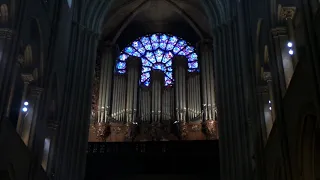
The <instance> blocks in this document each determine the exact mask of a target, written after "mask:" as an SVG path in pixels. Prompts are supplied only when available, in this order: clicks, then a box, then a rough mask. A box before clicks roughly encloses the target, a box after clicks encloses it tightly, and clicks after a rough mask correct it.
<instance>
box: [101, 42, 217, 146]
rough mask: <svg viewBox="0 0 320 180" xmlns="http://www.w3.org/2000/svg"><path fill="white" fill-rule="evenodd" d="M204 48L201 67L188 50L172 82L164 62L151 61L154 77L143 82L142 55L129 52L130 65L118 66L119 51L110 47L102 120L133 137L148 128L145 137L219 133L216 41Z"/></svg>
mask: <svg viewBox="0 0 320 180" xmlns="http://www.w3.org/2000/svg"><path fill="white" fill-rule="evenodd" d="M199 49H200V51H199V53H200V62H199V64H200V68H199V69H198V70H196V71H195V70H193V71H190V69H189V68H188V67H190V64H189V61H188V59H187V56H183V55H179V54H177V55H175V56H173V57H172V70H171V71H170V72H171V73H172V81H171V82H172V83H169V84H168V83H166V82H167V81H166V80H167V79H168V77H167V74H166V73H165V70H164V68H163V67H161V65H159V64H158V65H157V66H150V74H149V75H148V78H149V81H148V83H142V81H141V78H142V76H143V71H144V70H145V69H146V68H145V67H144V68H143V66H142V62H143V61H144V59H143V58H140V57H135V56H129V57H128V58H127V60H126V66H125V69H124V70H123V71H116V72H114V65H113V64H114V63H113V62H114V59H113V57H114V56H113V55H112V54H113V53H114V52H115V51H112V48H110V47H109V48H107V49H106V52H105V53H104V55H103V57H102V59H101V61H102V62H101V63H100V64H101V72H100V84H99V98H98V103H97V104H98V108H97V109H98V113H97V112H95V114H97V117H96V124H98V126H102V125H103V127H109V128H110V131H111V134H121V133H124V134H125V135H123V138H124V140H129V141H131V140H134V139H135V137H136V136H138V134H139V133H140V134H148V132H147V131H150V133H149V135H148V136H149V137H148V138H144V139H153V140H164V139H166V138H165V136H167V135H168V134H170V135H168V136H171V137H172V135H173V134H174V135H175V137H177V139H179V138H180V139H186V140H188V139H189V140H197V139H192V137H190V134H192V133H203V134H207V135H205V139H217V138H218V132H217V130H218V129H217V120H216V108H215V94H214V79H213V77H214V76H213V73H214V72H213V59H212V57H213V56H212V53H213V52H212V45H211V44H210V43H208V42H203V43H201V44H200V48H199ZM170 65H171V64H170ZM170 68H171V66H170ZM115 124H116V125H115ZM168 124H169V126H166V128H163V129H161V128H162V126H163V125H168ZM168 127H172V128H168ZM98 129H99V128H98ZM130 129H131V130H130ZM133 129H136V130H133ZM139 129H140V131H142V129H143V131H144V132H139ZM146 129H147V130H146ZM123 131H126V132H123ZM100 132H101V128H100ZM103 132H108V131H103ZM134 133H137V134H134ZM166 134H167V135H166ZM99 136H100V137H101V133H100V134H99ZM106 136H107V135H106ZM155 136H156V137H155ZM150 137H151V138H150ZM197 137H200V136H197ZM201 137H202V136H201ZM109 139H110V138H109ZM111 139H112V138H111ZM142 139H143V138H142ZM199 140H204V139H199Z"/></svg>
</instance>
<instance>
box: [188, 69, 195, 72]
mask: <svg viewBox="0 0 320 180" xmlns="http://www.w3.org/2000/svg"><path fill="white" fill-rule="evenodd" d="M196 71H197V69H188V72H196Z"/></svg>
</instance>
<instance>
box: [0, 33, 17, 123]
mask: <svg viewBox="0 0 320 180" xmlns="http://www.w3.org/2000/svg"><path fill="white" fill-rule="evenodd" d="M13 35H14V32H13V31H12V30H11V29H7V28H0V51H1V57H0V126H1V124H2V123H1V122H2V119H3V117H4V116H3V115H5V113H6V107H7V103H8V98H9V97H10V96H9V95H10V88H11V86H10V80H11V78H12V75H13V73H14V70H13V68H14V67H13V66H14V65H15V63H16V61H17V59H16V58H12V57H13V56H14V53H15V51H14V50H15V48H14V47H15V45H16V43H14V41H13V38H14V36H13Z"/></svg>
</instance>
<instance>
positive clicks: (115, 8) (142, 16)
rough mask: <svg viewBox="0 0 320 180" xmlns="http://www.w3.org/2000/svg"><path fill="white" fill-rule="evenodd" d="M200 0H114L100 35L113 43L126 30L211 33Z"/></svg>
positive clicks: (127, 31)
mask: <svg viewBox="0 0 320 180" xmlns="http://www.w3.org/2000/svg"><path fill="white" fill-rule="evenodd" d="M200 1H201V0H117V1H115V3H114V4H113V5H112V7H111V9H110V11H109V13H108V14H107V16H106V17H107V18H106V20H105V22H104V25H103V27H102V37H104V39H105V40H110V41H113V43H115V42H117V41H118V38H119V37H120V36H127V37H126V38H128V33H129V32H132V33H134V32H135V33H134V35H133V34H132V33H131V35H132V36H140V35H141V34H146V33H153V32H169V33H173V34H175V35H178V36H179V35H181V36H185V35H184V34H193V35H195V36H197V37H198V38H199V39H203V38H207V37H211V36H210V33H209V32H210V27H209V23H208V18H207V16H206V14H205V12H204V9H203V7H202V5H201V3H200ZM138 31H140V33H139V32H138ZM183 32H184V33H183ZM124 33H126V34H127V35H125V34H124ZM176 33H178V34H176Z"/></svg>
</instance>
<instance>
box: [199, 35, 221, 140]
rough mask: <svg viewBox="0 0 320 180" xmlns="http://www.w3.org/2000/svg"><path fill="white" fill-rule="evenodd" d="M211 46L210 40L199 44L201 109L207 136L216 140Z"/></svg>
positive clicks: (216, 127)
mask: <svg viewBox="0 0 320 180" xmlns="http://www.w3.org/2000/svg"><path fill="white" fill-rule="evenodd" d="M212 44H213V42H212V41H211V40H205V41H203V42H201V44H200V54H201V59H200V67H201V77H202V78H201V89H202V107H203V116H204V122H205V125H206V131H207V134H208V135H209V138H210V139H218V125H217V124H218V122H217V119H216V103H215V89H214V88H215V87H214V77H215V76H214V71H213V68H214V65H213V47H212Z"/></svg>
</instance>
